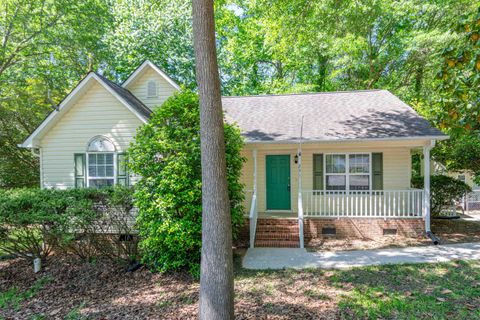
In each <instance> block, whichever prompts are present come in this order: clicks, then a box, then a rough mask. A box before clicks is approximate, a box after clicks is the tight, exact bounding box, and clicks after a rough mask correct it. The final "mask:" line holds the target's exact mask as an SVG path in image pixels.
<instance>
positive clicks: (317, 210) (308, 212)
mask: <svg viewBox="0 0 480 320" xmlns="http://www.w3.org/2000/svg"><path fill="white" fill-rule="evenodd" d="M302 200H303V214H304V216H305V217H332V218H341V217H354V218H361V217H365V218H418V217H422V214H423V190H420V189H409V190H369V191H367V190H366V191H324V190H303V191H302Z"/></svg>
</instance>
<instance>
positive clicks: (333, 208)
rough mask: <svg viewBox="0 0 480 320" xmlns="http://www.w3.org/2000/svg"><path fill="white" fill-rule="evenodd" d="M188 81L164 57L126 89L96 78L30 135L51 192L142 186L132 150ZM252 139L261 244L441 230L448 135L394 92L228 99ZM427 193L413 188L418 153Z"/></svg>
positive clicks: (253, 209) (250, 185) (251, 189)
mask: <svg viewBox="0 0 480 320" xmlns="http://www.w3.org/2000/svg"><path fill="white" fill-rule="evenodd" d="M178 90H179V86H178V85H177V84H176V83H175V82H174V81H173V80H172V79H170V78H169V77H168V76H167V75H166V74H165V73H163V72H162V71H161V70H160V69H159V68H158V67H157V66H155V65H154V64H153V63H151V62H149V61H146V62H145V63H143V64H142V65H141V66H140V67H139V68H138V69H137V70H136V71H135V72H134V73H133V74H132V75H131V76H130V77H129V78H128V79H127V80H126V81H125V82H124V83H123V84H121V85H117V84H115V83H113V82H111V81H109V80H108V79H106V78H104V77H102V76H100V75H98V74H96V73H90V74H89V75H87V77H85V78H84V79H83V80H82V81H81V82H80V83H79V84H78V86H77V87H76V88H75V89H74V90H73V91H72V92H71V93H70V94H69V95H68V96H67V97H66V98H65V100H64V101H63V102H62V103H61V104H60V106H59V109H58V111H53V112H52V113H51V114H50V115H49V116H48V117H47V118H46V119H45V121H44V122H43V123H42V124H41V125H40V126H39V127H38V128H37V129H36V130H35V131H34V132H33V133H32V134H31V135H30V136H29V137H28V138H27V139H26V140H25V142H24V143H23V144H22V146H23V147H26V148H32V149H33V150H35V152H37V154H38V155H39V157H40V170H41V186H42V187H43V188H52V187H54V188H68V187H100V186H104V185H113V184H131V183H134V182H135V181H134V180H135V177H132V176H129V175H128V173H127V171H126V168H125V165H124V162H123V158H124V151H125V150H126V148H127V147H128V144H129V143H130V142H131V141H132V139H133V137H134V135H135V130H136V128H138V127H139V126H140V125H142V124H143V123H145V122H147V121H148V118H149V115H150V113H151V110H152V109H154V108H155V107H158V106H159V105H160V104H161V103H162V102H163V101H164V100H165V99H166V98H167V97H168V96H170V95H172V94H173V93H174V92H176V91H178ZM222 102H223V107H224V111H225V119H226V121H228V122H232V123H236V124H237V125H238V126H239V127H240V129H241V132H242V134H243V136H244V138H245V142H246V144H245V147H244V150H243V153H244V155H245V157H246V158H247V162H246V163H245V165H244V169H243V182H244V183H245V185H246V187H247V189H248V190H247V197H246V204H245V207H246V208H247V210H246V211H247V214H248V216H249V232H248V233H249V240H250V246H252V247H253V246H284V247H304V244H305V242H306V241H309V240H310V239H313V238H316V237H323V236H329V235H332V234H335V235H337V236H342V237H343V236H360V237H375V236H380V235H383V234H395V233H397V234H404V235H419V234H423V233H424V232H425V231H427V232H429V231H430V213H429V207H430V202H429V176H430V175H429V172H428V171H429V170H428V169H429V168H430V164H429V161H430V160H429V159H430V149H431V148H432V147H433V146H434V145H435V141H437V140H442V139H446V138H447V136H445V135H443V134H442V133H441V132H440V131H439V130H437V129H435V128H432V127H431V126H430V125H429V123H428V122H427V121H426V120H425V119H423V118H422V117H420V116H419V115H418V114H417V113H415V111H413V109H412V108H410V107H409V106H408V105H406V104H405V103H404V102H402V101H401V100H399V99H398V98H397V97H395V96H394V95H392V94H391V93H390V92H388V91H385V90H367V91H349V92H331V93H312V94H290V95H263V96H244V97H224V98H222ZM418 150H420V151H421V152H423V155H424V162H425V165H424V168H427V169H426V171H427V172H426V174H425V190H417V189H412V188H411V187H410V177H411V153H412V152H418Z"/></svg>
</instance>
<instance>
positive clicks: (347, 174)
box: [323, 152, 372, 192]
mask: <svg viewBox="0 0 480 320" xmlns="http://www.w3.org/2000/svg"><path fill="white" fill-rule="evenodd" d="M330 155H344V156H345V173H328V172H327V156H330ZM350 155H368V173H363V172H362V173H351V172H350ZM327 176H345V189H344V190H330V189H328V185H327ZM350 176H368V189H365V190H351V189H350ZM323 190H324V191H333V192H351V191H353V192H362V191H372V152H330V153H324V154H323Z"/></svg>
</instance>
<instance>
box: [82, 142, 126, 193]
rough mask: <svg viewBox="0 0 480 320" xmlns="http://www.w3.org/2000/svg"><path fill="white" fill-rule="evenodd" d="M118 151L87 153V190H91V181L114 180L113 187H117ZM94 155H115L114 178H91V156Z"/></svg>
mask: <svg viewBox="0 0 480 320" xmlns="http://www.w3.org/2000/svg"><path fill="white" fill-rule="evenodd" d="M117 153H118V152H117V151H113V152H112V151H107V152H86V176H87V188H90V187H91V186H90V180H112V179H113V186H115V185H117ZM92 154H113V176H109V177H95V176H90V168H89V166H90V155H92Z"/></svg>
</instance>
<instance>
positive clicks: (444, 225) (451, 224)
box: [308, 219, 480, 251]
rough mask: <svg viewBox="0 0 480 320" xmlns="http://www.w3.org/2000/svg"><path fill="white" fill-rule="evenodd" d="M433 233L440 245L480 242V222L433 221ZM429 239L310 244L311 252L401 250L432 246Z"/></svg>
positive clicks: (390, 238) (327, 240)
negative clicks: (411, 247)
mask: <svg viewBox="0 0 480 320" xmlns="http://www.w3.org/2000/svg"><path fill="white" fill-rule="evenodd" d="M432 231H433V232H434V233H435V234H436V235H437V236H438V237H439V238H440V243H442V244H449V243H463V242H480V220H478V221H477V220H475V221H472V220H464V219H454V220H437V219H432ZM431 244H432V241H431V240H430V239H428V238H427V237H421V238H407V237H402V236H383V237H380V238H373V239H368V238H366V239H335V238H325V239H314V240H312V241H310V242H309V243H308V247H309V248H308V250H311V251H320V250H321V251H342V250H362V249H380V248H401V247H410V246H423V245H431Z"/></svg>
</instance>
